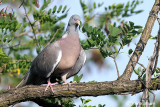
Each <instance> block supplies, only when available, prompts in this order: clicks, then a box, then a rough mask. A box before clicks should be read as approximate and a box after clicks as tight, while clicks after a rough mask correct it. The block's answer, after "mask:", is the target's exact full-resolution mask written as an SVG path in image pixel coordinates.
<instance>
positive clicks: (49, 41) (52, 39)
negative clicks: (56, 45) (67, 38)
mask: <svg viewBox="0 0 160 107" xmlns="http://www.w3.org/2000/svg"><path fill="white" fill-rule="evenodd" d="M61 29H62V28H59V29H57V30H56V32H55V33H54V35H53V36H52V38H51V40H50V41H49V42H48V43H47V45H49V44H50V43H51V42H52V41H53V39H54V37H55V36H56V34H57V33H58V31H59V30H61Z"/></svg>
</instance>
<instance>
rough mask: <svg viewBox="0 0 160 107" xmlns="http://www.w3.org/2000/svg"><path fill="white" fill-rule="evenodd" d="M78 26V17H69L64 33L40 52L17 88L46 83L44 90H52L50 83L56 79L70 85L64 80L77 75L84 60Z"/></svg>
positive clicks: (84, 55)
mask: <svg viewBox="0 0 160 107" xmlns="http://www.w3.org/2000/svg"><path fill="white" fill-rule="evenodd" d="M78 25H80V17H79V16H78V15H73V16H71V18H70V20H69V22H68V26H67V30H66V33H65V34H64V35H63V36H62V38H60V39H59V40H57V41H55V42H53V43H51V44H49V45H47V46H46V47H45V48H44V49H43V50H42V52H41V53H40V54H39V55H38V56H37V57H36V58H35V59H34V60H33V62H32V64H31V67H30V69H29V71H28V72H27V73H26V75H25V76H24V78H23V80H22V81H21V82H20V83H19V84H18V85H17V87H22V86H25V85H41V84H45V83H47V82H48V85H47V87H46V89H45V90H47V88H48V86H50V87H51V89H52V85H53V84H51V82H55V80H56V78H60V79H62V81H63V82H64V84H70V83H69V82H67V80H66V79H67V78H69V77H71V76H73V75H75V74H77V73H78V72H79V71H80V69H81V68H82V66H83V65H84V63H85V60H86V54H85V52H84V50H83V49H82V47H81V44H80V41H79V34H78ZM52 91H53V89H52Z"/></svg>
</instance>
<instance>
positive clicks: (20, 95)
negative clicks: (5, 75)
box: [0, 79, 160, 107]
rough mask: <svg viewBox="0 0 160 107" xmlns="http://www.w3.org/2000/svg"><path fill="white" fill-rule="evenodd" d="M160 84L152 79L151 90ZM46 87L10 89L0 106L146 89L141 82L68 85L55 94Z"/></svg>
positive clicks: (4, 94) (56, 86) (59, 86)
mask: <svg viewBox="0 0 160 107" xmlns="http://www.w3.org/2000/svg"><path fill="white" fill-rule="evenodd" d="M157 82H160V79H158V81H157V80H156V79H152V81H151V84H152V85H151V86H150V87H149V89H151V90H157V89H160V84H157ZM44 89H45V86H25V87H21V88H14V89H10V90H8V91H6V92H4V93H2V94H0V106H1V107H2V106H9V105H12V104H16V103H19V102H22V101H28V100H30V101H34V99H36V98H51V97H52V98H57V97H80V96H100V95H112V94H121V93H127V92H133V93H139V92H142V91H143V89H144V85H143V84H142V82H141V81H140V80H133V81H111V82H97V83H79V84H72V86H71V87H68V85H55V86H54V87H53V90H54V94H53V93H52V91H51V90H50V89H49V90H47V91H46V92H45V91H44Z"/></svg>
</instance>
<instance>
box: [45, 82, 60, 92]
mask: <svg viewBox="0 0 160 107" xmlns="http://www.w3.org/2000/svg"><path fill="white" fill-rule="evenodd" d="M56 84H58V83H57V82H55V83H51V82H50V81H48V84H47V86H46V88H45V91H47V90H48V87H49V86H50V88H51V90H52V92H53V93H54V91H53V88H52V85H56Z"/></svg>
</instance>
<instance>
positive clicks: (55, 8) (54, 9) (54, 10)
mask: <svg viewBox="0 0 160 107" xmlns="http://www.w3.org/2000/svg"><path fill="white" fill-rule="evenodd" d="M56 10H57V6H54V8H53V11H52V13H53V14H54V13H55V12H56Z"/></svg>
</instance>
